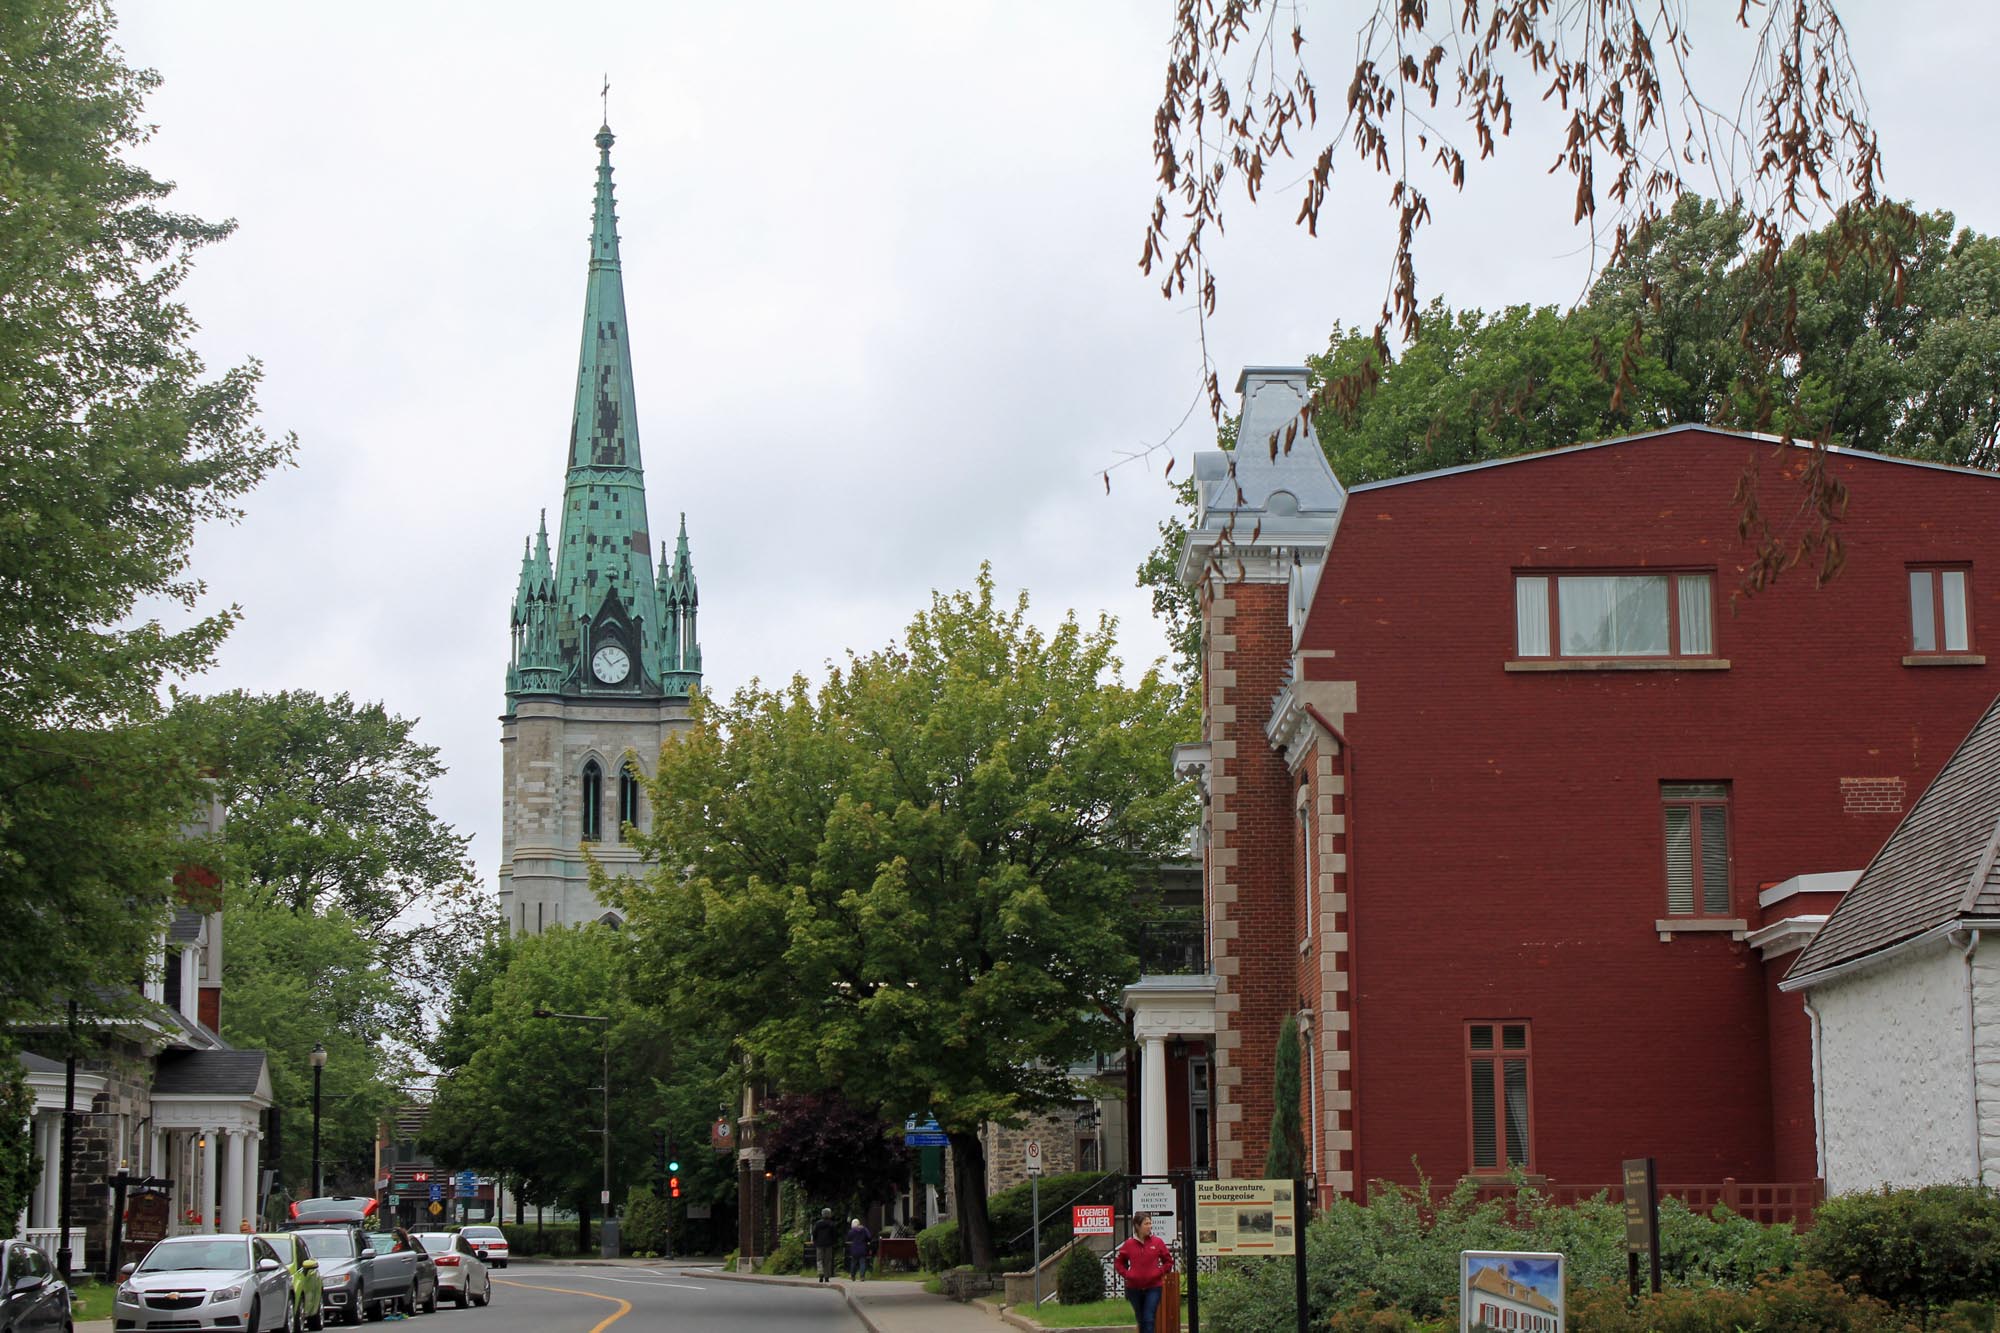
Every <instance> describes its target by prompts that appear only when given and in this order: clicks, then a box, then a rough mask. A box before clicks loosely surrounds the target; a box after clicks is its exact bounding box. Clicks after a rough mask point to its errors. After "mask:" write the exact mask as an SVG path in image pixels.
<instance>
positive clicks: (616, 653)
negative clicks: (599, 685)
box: [590, 643, 632, 685]
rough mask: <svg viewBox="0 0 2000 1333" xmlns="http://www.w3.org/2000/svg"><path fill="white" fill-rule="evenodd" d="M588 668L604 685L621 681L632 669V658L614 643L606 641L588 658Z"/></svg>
mask: <svg viewBox="0 0 2000 1333" xmlns="http://www.w3.org/2000/svg"><path fill="white" fill-rule="evenodd" d="M590 670H591V672H592V674H594V675H595V676H596V677H597V678H598V679H599V680H601V681H603V682H604V683H605V684H606V685H616V684H618V683H619V682H621V681H623V680H624V679H625V677H626V675H627V674H629V673H630V672H631V670H632V659H631V658H630V657H627V656H626V655H625V650H624V649H623V648H620V647H619V646H618V645H617V644H615V643H607V644H605V645H604V646H603V647H602V648H599V649H598V650H597V653H596V655H595V656H593V657H592V658H591V659H590Z"/></svg>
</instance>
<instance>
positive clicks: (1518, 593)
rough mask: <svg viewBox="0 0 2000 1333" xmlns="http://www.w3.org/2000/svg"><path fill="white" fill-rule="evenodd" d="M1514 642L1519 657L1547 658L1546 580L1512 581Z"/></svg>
mask: <svg viewBox="0 0 2000 1333" xmlns="http://www.w3.org/2000/svg"><path fill="white" fill-rule="evenodd" d="M1514 643H1515V651H1516V652H1518V653H1519V654H1520V655H1521V656H1522V657H1547V656H1548V655H1549V581H1548V580H1547V579H1545V578H1519V579H1515V580H1514Z"/></svg>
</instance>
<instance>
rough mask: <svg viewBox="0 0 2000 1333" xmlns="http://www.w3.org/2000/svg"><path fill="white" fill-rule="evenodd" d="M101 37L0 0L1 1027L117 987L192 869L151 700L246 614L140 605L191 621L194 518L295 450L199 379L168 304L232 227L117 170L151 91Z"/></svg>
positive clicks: (187, 322) (246, 390)
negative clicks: (197, 261)
mask: <svg viewBox="0 0 2000 1333" xmlns="http://www.w3.org/2000/svg"><path fill="white" fill-rule="evenodd" d="M111 29H112V20H111V16H110V14H109V13H108V11H107V10H106V9H105V7H104V6H103V5H102V4H99V3H91V2H90V0H8V3H6V4H4V5H0V200H4V201H5V202H4V205H0V903H4V904H6V906H7V917H8V922H9V925H8V931H9V938H8V946H9V947H7V948H6V949H4V950H0V1016H5V1015H6V1014H24V1013H27V1014H34V1013H46V1012H48V1011H50V1010H51V1009H52V1008H53V1007H54V1006H55V1005H56V1004H57V1003H59V999H60V997H61V996H62V995H63V994H65V993H80V992H83V991H85V990H86V989H88V988H89V987H91V986H92V985H94V984H102V985H108V986H113V987H125V986H130V984H131V983H132V981H133V980H134V979H135V978H136V977H137V976H138V974H139V971H140V969H141V967H142V966H143V964H144V961H145V959H146V957H147V955H148V952H149V950H150V946H151V944H152V942H153V940H154V938H155V936H156V934H157V931H158V929H159V926H160V923H161V921H162V919H163V917H164V915H165V912H166V908H167V905H168V900H169V894H170V887H169V886H170V877H171V876H172V874H173V873H174V871H175V870H176V869H177V868H179V867H180V866H182V865H183V864H184V863H186V862H188V861H191V860H198V859H199V855H200V854H199V852H198V851H196V850H191V849H190V848H189V847H188V846H187V845H186V844H185V843H184V842H183V841H182V839H181V828H182V825H183V824H184V823H185V822H187V821H188V820H189V819H190V818H191V817H193V816H194V815H195V814H196V813H197V812H198V811H199V810H200V809H201V807H202V805H203V804H204V802H205V800H206V795H207V793H206V789H205V786H204V783H203V780H202V769H201V763H200V754H199V748H200V747H199V738H198V737H193V736H190V735H188V734H187V733H186V732H185V731H184V730H182V729H180V728H177V727H174V726H171V725H168V724H166V723H165V722H164V721H163V719H162V717H161V708H160V704H159V702H158V699H159V694H160V690H161V687H162V685H163V683H165V682H167V681H169V680H172V679H175V678H183V677H187V676H190V675H192V674H194V673H197V672H199V671H201V670H203V669H205V668H206V667H207V666H208V665H209V664H210V662H211V661H212V660H213V659H214V656H215V651H216V648H217V646H218V645H219V644H220V643H221V641H222V639H223V637H224V636H225V635H226V634H227V633H228V631H229V628H230V626H231V625H232V624H233V623H234V622H235V619H236V612H235V610H234V609H233V608H232V609H230V610H227V611H221V612H217V613H215V614H212V615H207V616H200V617H193V618H192V619H191V620H189V621H188V623H184V624H181V625H179V626H178V627H174V626H170V625H167V624H164V623H162V622H161V621H160V620H158V619H153V618H151V615H150V612H151V611H152V610H153V609H154V608H165V609H167V610H169V611H179V612H189V613H191V611H192V608H193V607H194V605H195V603H196V599H197V598H198V596H199V595H200V593H201V592H202V585H201V584H200V583H199V581H197V580H195V579H194V578H192V577H191V576H190V575H189V573H188V561H189V554H190V550H191V544H192V541H193V538H194V533H195V529H196V527H197V526H198V525H199V524H201V523H203V522H205V521H214V520H221V521H230V520H233V519H234V518H236V517H237V512H238V511H237V508H236V506H237V503H238V502H239V501H240V500H241V498H242V497H243V495H244V494H245V493H247V492H248V491H249V490H250V488H251V487H253V486H254V485H255V484H256V483H257V482H258V481H259V480H260V479H261V478H262V477H263V476H264V475H265V474H266V473H268V472H269V471H270V470H271V469H273V468H274V467H277V466H279V465H280V464H282V463H283V462H284V461H285V460H286V459H287V458H288V456H289V454H290V452H291V448H292V443H291V441H290V440H284V441H279V442H273V441H270V440H267V439H266V438H265V437H264V435H263V434H262V433H261V432H260V431H259V430H258V429H257V427H256V425H255V414H256V404H255V389H256V386H257V380H258V369H257V366H256V365H255V363H250V364H247V365H244V366H239V367H237V368H235V369H232V370H229V371H226V372H224V373H223V374H221V375H219V376H210V375H209V374H207V372H206V371H205V368H204V367H203V365H202V362H201V360H200V358H199V357H197V356H196V355H195V353H194V351H193V350H192V348H191V346H190V344H189V336H190V334H191V333H192V332H193V329H194V319H193V316H192V315H191V314H190V313H189V311H188V310H187V309H186V308H185V307H184V306H183V305H181V304H180V303H179V301H178V300H177V299H176V293H177V292H178V290H179V288H180V285H181V283H182V282H183V281H184V280H185V278H186V277H187V274H188V272H189V266H190V264H191V261H192V256H193V253H194V251H196V250H197V249H199V248H200V247H202V246H204V245H207V244H210V243H212V242H214V241H217V240H220V239H221V238H222V237H223V236H225V235H227V234H228V232H229V226H228V225H227V224H222V223H210V222H204V221H202V220H201V219H199V218H195V217H191V216H188V215H187V214H183V213H176V212H173V211H171V210H170V209H168V208H167V207H166V206H165V200H166V198H167V196H168V194H169V192H170V188H171V187H170V186H169V185H167V184H166V183H165V182H162V181H158V180H155V179H154V178H153V177H152V176H151V175H150V174H148V173H147V172H146V171H145V169H144V168H142V167H140V166H138V165H136V164H135V163H134V162H132V161H131V160H130V156H129V155H130V154H131V152H132V151H133V150H135V149H136V148H138V147H139V146H140V145H141V144H142V143H143V142H144V141H145V138H146V136H147V133H148V127H147V126H146V125H145V123H144V121H143V120H142V114H143V113H142V103H143V100H144V97H145V95H146V93H147V92H148V91H149V90H150V89H151V88H152V87H153V86H154V84H155V83H156V81H157V80H156V77H155V76H154V75H153V74H151V73H149V72H145V71H139V70H134V69H131V68H129V67H127V66H126V65H125V64H124V62H123V61H122V60H121V59H120V58H119V55H118V52H117V50H116V48H115V47H113V46H112V45H111ZM30 903H32V904H35V910H32V911H31V910H28V904H30Z"/></svg>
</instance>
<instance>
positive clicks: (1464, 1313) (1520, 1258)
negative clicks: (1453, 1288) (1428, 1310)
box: [1458, 1250, 1566, 1333]
mask: <svg viewBox="0 0 2000 1333" xmlns="http://www.w3.org/2000/svg"><path fill="white" fill-rule="evenodd" d="M1563 1291H1564V1288H1563V1257H1562V1256H1561V1255H1560V1254H1538V1253H1515V1252H1508V1251H1500V1250H1461V1251H1459V1255H1458V1327H1459V1329H1460V1333H1563V1324H1564V1319H1565V1315H1566V1310H1565V1308H1564V1305H1565V1303H1564V1300H1563Z"/></svg>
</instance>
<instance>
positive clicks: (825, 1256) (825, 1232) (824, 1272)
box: [812, 1208, 840, 1282]
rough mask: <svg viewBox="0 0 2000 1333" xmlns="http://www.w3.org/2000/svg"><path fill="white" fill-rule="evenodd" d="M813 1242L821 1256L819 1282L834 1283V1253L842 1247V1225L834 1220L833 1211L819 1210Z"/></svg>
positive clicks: (813, 1231)
mask: <svg viewBox="0 0 2000 1333" xmlns="http://www.w3.org/2000/svg"><path fill="white" fill-rule="evenodd" d="M812 1242H813V1249H814V1251H815V1252H817V1254H818V1256H819V1280H820V1281H822V1282H831V1281H833V1252H834V1250H835V1249H837V1248H839V1246H840V1223H838V1222H836V1221H834V1220H833V1209H831V1208H822V1209H820V1210H819V1221H817V1222H815V1223H813V1230H812Z"/></svg>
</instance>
